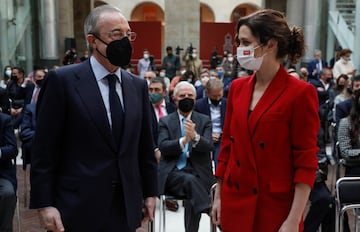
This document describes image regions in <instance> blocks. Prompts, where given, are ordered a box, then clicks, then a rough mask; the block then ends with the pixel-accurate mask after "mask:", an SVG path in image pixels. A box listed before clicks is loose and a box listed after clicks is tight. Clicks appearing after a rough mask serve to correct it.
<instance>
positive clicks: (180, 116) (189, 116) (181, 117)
mask: <svg viewBox="0 0 360 232" xmlns="http://www.w3.org/2000/svg"><path fill="white" fill-rule="evenodd" d="M177 113H178V116H179V120H180V123H181V122H182V119H183V118H185V117H184V116H182V115H181V114H180V112H179V110H178V111H177ZM191 115H192V111H191V112H190V114H189V115H188V116H187V117H186V119H188V118H191Z"/></svg>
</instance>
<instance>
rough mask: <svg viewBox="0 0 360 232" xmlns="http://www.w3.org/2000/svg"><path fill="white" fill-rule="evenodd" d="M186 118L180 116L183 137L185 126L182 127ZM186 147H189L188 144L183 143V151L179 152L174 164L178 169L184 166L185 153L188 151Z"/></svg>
mask: <svg viewBox="0 0 360 232" xmlns="http://www.w3.org/2000/svg"><path fill="white" fill-rule="evenodd" d="M185 120H186V118H182V120H181V137H183V136H184V135H185V128H184V122H185ZM188 147H189V144H188V143H187V144H185V147H184V149H183V152H182V153H181V155H180V157H179V159H178V162H177V164H176V167H177V168H178V169H179V170H180V169H183V168H184V167H185V166H186V158H187V157H186V154H187V151H188Z"/></svg>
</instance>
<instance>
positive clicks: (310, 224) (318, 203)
mask: <svg viewBox="0 0 360 232" xmlns="http://www.w3.org/2000/svg"><path fill="white" fill-rule="evenodd" d="M310 201H311V206H310V209H309V212H308V214H307V215H306V218H305V221H304V232H316V231H317V230H318V229H319V226H320V225H321V231H322V232H334V231H335V202H334V197H333V196H331V194H330V191H329V189H328V188H327V186H326V183H325V182H324V181H321V182H316V183H315V185H314V188H313V189H312V190H311V193H310Z"/></svg>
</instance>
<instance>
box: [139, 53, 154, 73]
mask: <svg viewBox="0 0 360 232" xmlns="http://www.w3.org/2000/svg"><path fill="white" fill-rule="evenodd" d="M150 58H151V57H150V53H149V51H148V50H147V49H144V53H143V58H141V59H140V60H139V61H138V64H137V71H138V73H139V76H140V78H144V74H145V72H146V71H154V70H155V69H152V65H153V64H152V61H151V59H150Z"/></svg>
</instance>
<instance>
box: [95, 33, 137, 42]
mask: <svg viewBox="0 0 360 232" xmlns="http://www.w3.org/2000/svg"><path fill="white" fill-rule="evenodd" d="M99 34H105V35H108V36H109V37H110V38H112V39H114V40H121V39H122V38H124V37H125V36H127V37H128V38H129V40H130V41H134V40H135V39H136V33H135V32H133V31H128V32H122V31H120V30H113V31H109V32H103V33H99Z"/></svg>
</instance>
